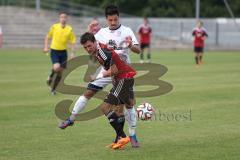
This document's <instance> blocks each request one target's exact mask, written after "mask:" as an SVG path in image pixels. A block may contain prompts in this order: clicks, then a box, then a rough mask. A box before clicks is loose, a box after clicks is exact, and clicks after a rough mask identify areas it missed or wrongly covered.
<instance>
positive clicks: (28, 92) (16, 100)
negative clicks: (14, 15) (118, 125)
mask: <svg viewBox="0 0 240 160" xmlns="http://www.w3.org/2000/svg"><path fill="white" fill-rule="evenodd" d="M81 52H82V51H81ZM79 53H80V51H79ZM79 53H78V54H79ZM131 56H132V60H133V61H134V62H138V56H137V55H134V54H132V55H131ZM152 57H153V62H155V63H160V64H163V65H165V66H166V67H167V68H168V72H167V73H166V74H165V75H164V76H162V77H161V79H162V80H165V81H167V82H169V83H171V84H172V85H173V86H174V89H173V90H172V91H171V92H170V93H168V94H166V95H162V96H159V97H152V98H137V104H140V103H141V102H142V101H146V102H149V103H151V104H152V105H153V106H154V107H155V108H156V109H157V110H158V111H159V112H160V113H164V114H165V115H167V116H169V117H170V118H169V117H168V118H162V119H158V120H156V121H150V122H143V121H139V122H138V128H137V131H138V137H139V140H140V142H141V148H139V149H132V148H131V147H130V145H128V146H127V147H126V149H125V150H118V151H113V150H110V149H107V148H105V146H106V145H107V144H109V143H110V142H111V140H112V139H113V138H114V132H113V130H112V128H111V127H110V125H109V124H108V122H107V120H106V119H105V117H103V116H102V117H100V118H97V119H93V120H90V121H84V122H78V123H76V124H75V125H74V126H73V127H71V128H67V129H66V130H60V129H58V127H57V125H58V123H59V120H58V119H57V118H56V116H55V114H54V108H55V105H56V104H57V103H58V102H59V101H60V100H62V99H65V98H70V99H73V100H76V99H77V98H78V96H73V95H64V94H58V95H57V96H51V95H50V94H49V89H48V87H47V86H46V84H45V80H46V78H47V75H48V73H49V70H50V66H51V65H50V61H49V57H47V56H45V55H43V54H42V53H41V51H40V50H36V49H1V50H0V73H1V74H0V77H1V78H0V95H1V96H0V160H28V159H29V160H40V159H48V160H52V159H56V160H66V159H74V160H75V159H79V160H94V159H98V160H108V159H109V160H110V159H115V160H123V159H129V160H135V159H136V160H142V159H146V160H149V159H155V160H239V159H240V54H239V53H237V52H213V51H209V52H206V54H205V57H204V60H205V63H204V65H203V66H201V67H200V68H196V67H195V65H194V59H193V53H192V52H191V51H162V50H159V51H157V50H154V52H153V55H152ZM84 71H85V68H84V67H83V68H78V69H76V70H75V71H74V72H72V73H71V75H70V77H69V79H68V80H67V82H68V83H71V84H73V85H84V84H83V83H82V75H83V74H82V73H84ZM145 89H147V87H146V88H145ZM99 103H101V100H98V99H93V100H92V101H90V102H89V104H88V109H87V110H89V109H91V108H94V107H95V106H97V105H98V104H99ZM190 110H191V119H190V118H188V119H185V120H177V119H176V118H175V119H174V118H171V115H183V114H190ZM126 124H127V123H126ZM125 131H126V132H127V127H125Z"/></svg>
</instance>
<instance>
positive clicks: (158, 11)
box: [70, 0, 240, 17]
mask: <svg viewBox="0 0 240 160" xmlns="http://www.w3.org/2000/svg"><path fill="white" fill-rule="evenodd" d="M70 1H74V2H78V3H82V4H86V5H91V6H95V7H99V6H100V7H101V8H104V7H105V6H107V5H108V4H116V5H118V6H119V7H120V9H121V11H122V12H123V13H127V14H131V15H136V16H150V17H194V16H195V0H191V1H189V0H181V1H180V0H98V1H95V0H70ZM228 2H229V5H230V7H231V8H232V9H233V12H234V14H235V15H236V16H240V1H238V0H228ZM201 17H229V13H228V12H227V9H226V7H225V5H224V3H223V0H211V1H209V0H201Z"/></svg>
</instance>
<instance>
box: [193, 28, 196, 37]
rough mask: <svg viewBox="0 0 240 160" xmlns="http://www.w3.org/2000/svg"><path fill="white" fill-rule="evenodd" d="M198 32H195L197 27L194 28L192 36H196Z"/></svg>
mask: <svg viewBox="0 0 240 160" xmlns="http://www.w3.org/2000/svg"><path fill="white" fill-rule="evenodd" d="M195 35H196V32H195V28H194V29H193V30H192V36H195Z"/></svg>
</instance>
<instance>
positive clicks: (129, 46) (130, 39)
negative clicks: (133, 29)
mask: <svg viewBox="0 0 240 160" xmlns="http://www.w3.org/2000/svg"><path fill="white" fill-rule="evenodd" d="M125 43H126V44H127V46H128V48H131V47H132V37H131V36H128V37H126V38H125Z"/></svg>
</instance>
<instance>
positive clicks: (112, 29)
mask: <svg viewBox="0 0 240 160" xmlns="http://www.w3.org/2000/svg"><path fill="white" fill-rule="evenodd" d="M120 27H121V24H118V26H117V27H114V28H110V27H108V28H109V30H111V31H114V30H117V29H119V28H120Z"/></svg>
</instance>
